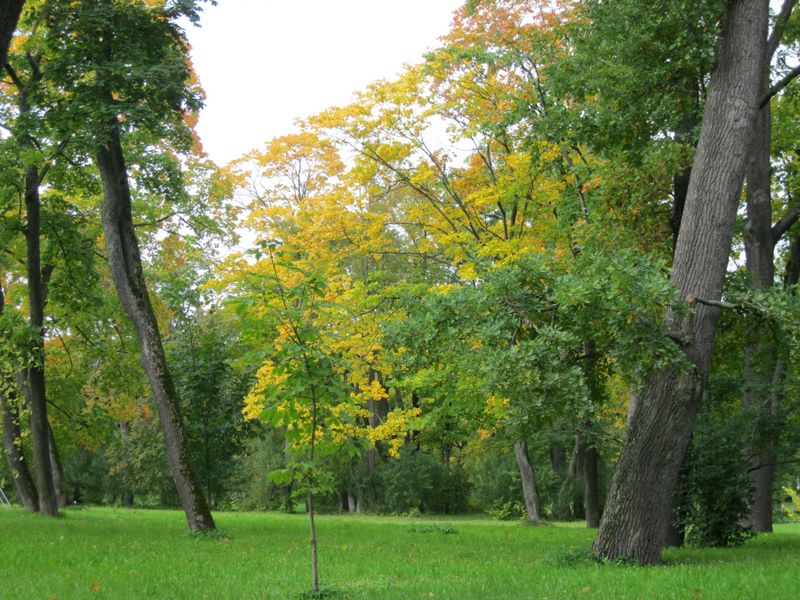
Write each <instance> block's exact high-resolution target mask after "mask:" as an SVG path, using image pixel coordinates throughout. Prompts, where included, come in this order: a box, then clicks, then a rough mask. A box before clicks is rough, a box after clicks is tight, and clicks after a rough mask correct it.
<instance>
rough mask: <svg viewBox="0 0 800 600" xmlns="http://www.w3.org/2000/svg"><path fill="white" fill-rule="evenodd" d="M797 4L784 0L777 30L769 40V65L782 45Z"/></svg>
mask: <svg viewBox="0 0 800 600" xmlns="http://www.w3.org/2000/svg"><path fill="white" fill-rule="evenodd" d="M796 3H797V0H784V1H783V6H782V7H781V11H780V12H779V13H778V16H777V18H776V19H775V28H774V29H773V30H772V32H770V34H769V39H768V40H767V64H769V62H770V61H771V60H772V57H773V56H774V55H775V51H776V50H777V49H778V46H779V45H780V43H781V38H782V37H783V32H784V31H785V30H786V23H787V22H788V21H789V17H790V16H791V15H792V9H793V8H794V5H795V4H796Z"/></svg>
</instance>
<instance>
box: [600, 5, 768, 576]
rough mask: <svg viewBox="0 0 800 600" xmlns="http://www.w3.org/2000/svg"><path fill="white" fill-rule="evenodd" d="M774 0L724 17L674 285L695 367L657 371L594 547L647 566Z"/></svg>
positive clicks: (698, 376)
mask: <svg viewBox="0 0 800 600" xmlns="http://www.w3.org/2000/svg"><path fill="white" fill-rule="evenodd" d="M768 12H769V11H768V2H767V0H732V1H731V2H729V3H728V5H727V10H726V14H725V17H724V21H723V27H722V35H721V38H720V47H719V52H718V57H717V66H716V68H715V70H714V73H713V75H712V77H711V82H710V84H709V88H708V97H707V100H706V106H705V112H704V115H703V125H702V129H701V133H700V142H699V144H698V147H697V153H696V155H695V160H694V164H693V166H692V177H691V181H690V183H689V193H688V195H687V199H686V207H685V209H684V215H683V219H682V221H681V229H680V234H679V236H678V243H677V246H676V248H675V260H674V264H673V271H672V282H673V283H674V284H675V286H676V287H677V288H678V290H679V291H680V294H681V297H682V298H683V299H684V300H686V301H687V302H688V303H689V304H690V305H692V308H693V313H692V314H691V315H685V316H684V315H682V314H680V313H678V312H672V313H670V314H669V315H668V316H667V318H666V319H665V326H666V329H667V330H669V331H678V332H681V334H682V336H683V338H684V340H685V352H686V356H687V358H688V360H689V361H690V363H691V365H692V368H691V369H689V370H686V371H684V370H679V369H677V368H670V369H666V370H661V371H656V372H654V373H653V374H652V375H651V376H650V377H649V379H648V382H647V385H646V386H645V389H644V391H643V393H642V395H641V405H640V406H639V407H638V409H637V410H636V412H635V414H634V415H633V419H632V421H631V426H630V428H629V429H628V432H627V435H626V438H625V442H624V444H623V448H622V452H621V454H620V459H619V463H618V464H617V468H616V471H615V473H614V479H613V481H612V484H611V491H610V494H609V498H608V502H607V504H606V509H605V511H604V513H603V519H602V521H601V524H600V532H599V533H598V536H597V539H596V540H595V543H594V551H595V552H596V553H597V554H599V555H601V556H604V557H606V558H609V559H617V558H620V557H626V558H630V559H633V560H636V561H638V562H639V563H641V564H653V563H658V562H660V561H661V549H662V547H663V545H664V534H665V526H664V525H665V523H666V522H667V518H668V513H669V510H670V504H671V499H672V494H673V491H674V488H675V482H676V480H677V477H678V471H679V469H680V466H681V462H682V461H683V457H684V454H685V452H686V448H687V445H688V443H689V440H690V437H691V433H692V428H693V426H694V421H695V418H696V416H697V410H698V408H699V405H700V401H701V398H702V396H703V391H704V388H705V384H706V379H707V376H708V370H709V363H710V359H711V352H712V350H713V347H714V337H715V333H716V325H717V318H718V316H719V315H718V313H719V309H718V308H716V307H714V306H709V305H706V304H703V303H702V302H700V301H697V299H704V300H710V301H717V300H719V299H720V297H721V295H722V286H723V281H724V278H725V271H726V267H727V264H728V256H729V253H730V248H731V239H732V236H733V227H734V224H735V221H736V212H737V208H738V204H739V196H740V193H741V188H742V180H743V178H744V172H745V168H746V166H747V157H748V151H749V149H750V139H751V132H752V128H753V123H754V119H755V116H756V114H757V112H758V105H759V101H760V98H759V90H760V88H761V85H760V84H761V77H762V69H763V65H764V57H765V49H766V39H767V21H768Z"/></svg>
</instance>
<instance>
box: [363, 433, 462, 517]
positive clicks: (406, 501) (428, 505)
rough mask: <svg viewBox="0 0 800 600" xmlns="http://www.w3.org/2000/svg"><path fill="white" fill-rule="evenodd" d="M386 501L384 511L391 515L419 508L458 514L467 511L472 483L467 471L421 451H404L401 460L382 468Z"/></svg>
mask: <svg viewBox="0 0 800 600" xmlns="http://www.w3.org/2000/svg"><path fill="white" fill-rule="evenodd" d="M380 476H381V482H382V486H381V488H382V490H383V499H382V501H381V502H380V503H379V504H380V508H382V509H383V510H384V511H386V512H390V513H407V512H409V511H411V510H414V509H417V510H419V511H420V512H427V513H447V514H449V513H457V512H464V511H465V510H466V509H467V505H468V502H467V500H468V497H469V481H468V480H467V476H466V473H465V472H464V469H463V468H462V467H461V466H459V465H455V464H449V465H443V464H442V463H441V462H440V461H438V460H437V459H436V458H435V457H433V456H431V455H430V454H427V453H425V452H423V451H421V450H419V449H417V448H404V449H403V450H402V451H401V452H400V457H399V458H396V459H389V460H388V461H387V462H386V463H384V464H383V465H382V468H381V472H380Z"/></svg>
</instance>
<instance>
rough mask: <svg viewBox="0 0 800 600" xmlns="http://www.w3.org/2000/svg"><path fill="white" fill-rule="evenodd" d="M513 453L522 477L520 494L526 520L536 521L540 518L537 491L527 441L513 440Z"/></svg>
mask: <svg viewBox="0 0 800 600" xmlns="http://www.w3.org/2000/svg"><path fill="white" fill-rule="evenodd" d="M514 455H515V456H516V457H517V465H518V466H519V473H520V476H521V477H522V496H523V498H524V499H525V511H526V514H527V519H526V520H527V521H528V522H529V523H538V522H539V521H541V518H542V517H541V511H540V509H539V491H538V490H537V489H536V478H535V477H534V474H533V466H532V465H531V459H530V456H529V455H528V443H527V442H525V441H522V440H520V441H517V442H514Z"/></svg>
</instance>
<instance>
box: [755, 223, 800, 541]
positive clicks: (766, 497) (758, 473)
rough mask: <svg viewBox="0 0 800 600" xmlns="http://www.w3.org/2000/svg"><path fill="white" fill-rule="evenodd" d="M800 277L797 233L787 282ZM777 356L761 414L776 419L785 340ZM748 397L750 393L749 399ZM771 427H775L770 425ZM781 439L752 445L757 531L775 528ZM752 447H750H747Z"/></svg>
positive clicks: (772, 437) (781, 395) (791, 247)
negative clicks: (773, 520)
mask: <svg viewBox="0 0 800 600" xmlns="http://www.w3.org/2000/svg"><path fill="white" fill-rule="evenodd" d="M798 277H800V236H798V235H797V234H795V235H793V236H792V237H791V240H790V245H789V261H788V263H787V265H786V274H785V277H784V280H783V285H784V286H785V287H786V288H788V289H791V288H793V287H794V286H795V285H797V281H798ZM776 346H777V349H776V353H777V358H776V360H775V361H774V368H773V370H772V379H771V382H770V383H771V385H770V390H769V392H768V394H767V397H766V398H764V397H763V395H762V398H761V400H762V402H763V403H762V404H761V405H760V406H759V408H760V410H761V418H762V419H768V420H770V421H774V420H775V419H777V418H778V417H779V416H780V412H781V405H782V404H783V398H784V391H785V386H786V375H787V368H788V356H787V354H788V352H787V350H786V348H785V346H784V342H783V341H782V340H778V343H777V344H776ZM747 399H748V396H747V394H746V395H745V400H747ZM768 429H770V430H771V428H768ZM777 443H778V442H777V440H776V439H775V435H774V434H771V435H769V436H768V437H767V439H765V440H762V441H761V443H759V444H758V445H757V446H759V447H758V448H756V449H752V448H751V449H749V452H751V454H752V456H753V458H752V461H751V469H752V470H751V482H752V486H753V496H752V498H751V502H750V513H749V515H748V517H747V519H746V521H745V524H746V525H748V526H749V527H750V528H751V529H752V530H753V531H757V532H760V533H769V532H771V531H772V488H773V487H774V480H775V463H776V462H777ZM747 450H748V449H746V451H747Z"/></svg>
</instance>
